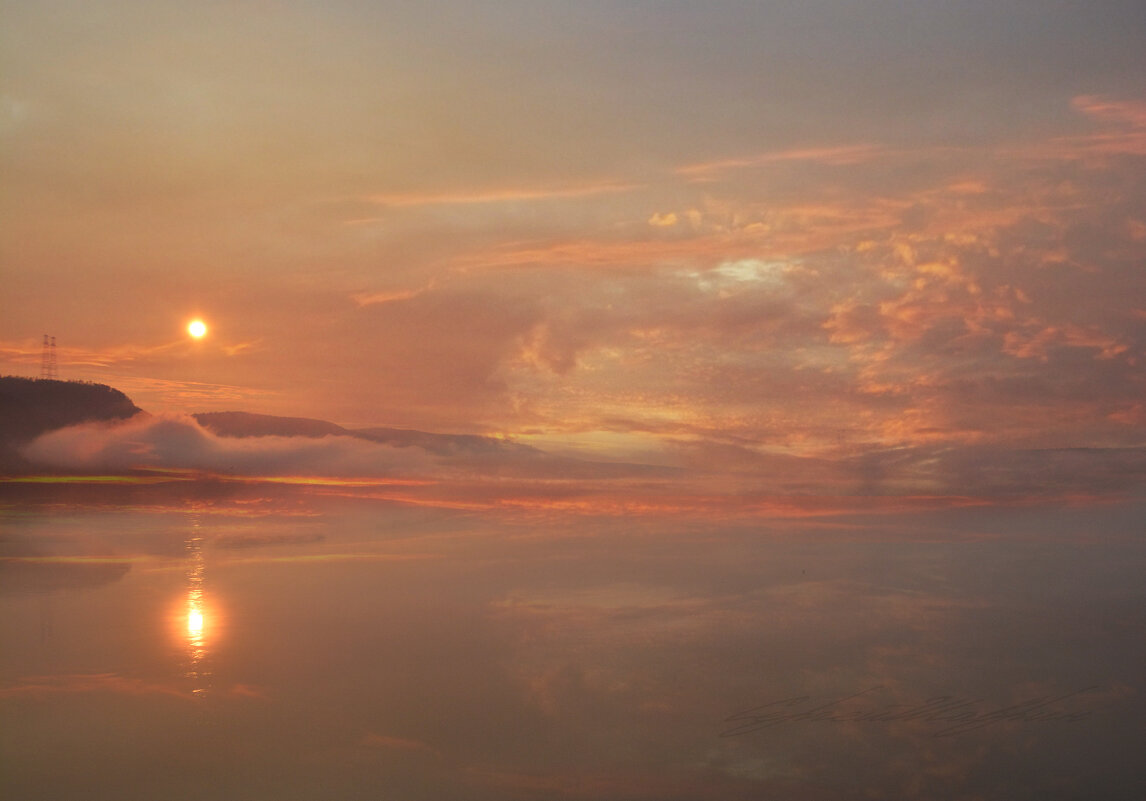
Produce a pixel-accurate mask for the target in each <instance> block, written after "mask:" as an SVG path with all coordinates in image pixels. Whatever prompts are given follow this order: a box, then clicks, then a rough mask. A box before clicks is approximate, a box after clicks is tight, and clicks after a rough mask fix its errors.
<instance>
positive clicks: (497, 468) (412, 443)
mask: <svg viewBox="0 0 1146 801" xmlns="http://www.w3.org/2000/svg"><path fill="white" fill-rule="evenodd" d="M137 414H146V412H144V411H142V410H141V409H140V408H139V407H138V406H136V405H135V404H134V403H132V402H131V399H129V398H128V397H127V396H126V395H124V394H123V393H122V392H120V391H119V390H117V389H113V388H112V387H109V386H106V385H104V384H92V383H86V382H79V381H55V380H48V379H33V378H20V377H16V376H0V473H9V474H13V473H26V472H30V471H33V470H39V469H42V468H41V467H37V466H36V465H34V464H32V463H31V462H29V461H28V460H27V459H25V458H24V457H23V456H22V455H21V453H20V448H21V447H22V446H23V445H26V444H27V443H29V442H31V441H32V440H34V439H35V438H36V437H38V436H40V435H41V434H45V433H47V432H49V431H52V430H54V429H57V428H63V427H65V426H71V425H77V424H79V423H86V422H93V421H114V420H124V419H127V418H129V417H133V416H134V415H137ZM192 417H193V418H194V419H195V421H196V422H197V423H198V424H199V425H200V426H202V427H203V428H204V429H206V430H208V431H210V432H212V433H213V434H215V435H216V436H220V437H271V436H276V437H309V438H321V437H329V436H343V437H354V438H357V439H362V440H368V441H370V442H376V443H379V444H382V445H389V446H391V447H396V448H411V449H414V450H419V451H423V452H426V453H430V454H433V455H434V456H436V457H438V458H439V459H440V460H441V463H442V464H445V465H452V466H454V467H455V468H458V469H464V470H477V471H480V472H481V473H483V474H486V475H528V476H531V477H536V478H546V477H556V478H581V477H584V478H609V477H622V476H638V475H639V476H658V475H667V474H671V473H673V472H674V471H673V470H672V469H670V468H663V467H654V466H650V465H641V464H630V463H619V462H592V461H585V460H582V459H576V458H570V457H565V456H556V455H553V454H549V453H546V452H545V451H543V450H540V449H538V448H534V447H532V446H530V445H522V444H519V443H516V442H511V441H508V440H503V439H498V438H496V437H483V436H478V435H474V434H435V433H430V432H428V431H415V430H412V429H403V428H360V429H350V428H345V427H343V426H340V425H337V424H335V423H331V422H327V421H326V420H315V419H311V418H306V417H276V416H274V415H268V414H254V413H251V412H203V413H200V414H195V415H192Z"/></svg>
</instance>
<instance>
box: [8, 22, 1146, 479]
mask: <svg viewBox="0 0 1146 801" xmlns="http://www.w3.org/2000/svg"><path fill="white" fill-rule="evenodd" d="M0 14H2V17H3V19H4V20H5V24H4V26H3V30H2V31H0V170H2V175H0V203H2V204H3V211H2V213H3V219H4V223H3V225H2V226H0V286H2V290H0V312H2V313H0V372H2V373H5V374H16V375H30V376H34V375H38V374H39V367H40V348H41V338H42V336H43V334H45V333H47V334H51V335H54V336H55V337H56V338H57V342H58V361H59V373H60V376H61V377H62V378H69V379H83V380H91V381H98V382H102V383H108V384H111V385H112V386H115V387H118V388H119V389H121V390H123V391H125V392H126V393H127V394H128V395H129V396H130V397H131V398H132V399H133V400H135V402H136V403H137V404H138V405H140V406H141V407H143V408H144V409H146V410H147V411H149V412H153V413H160V414H180V413H189V412H199V411H218V410H227V409H242V410H246V411H253V412H263V413H270V414H285V415H295V416H307V417H317V418H322V419H327V420H333V421H335V422H337V423H340V424H343V425H347V426H369V425H385V426H397V427H408V428H417V429H422V430H431V431H443V432H452V433H478V434H491V435H497V436H505V437H510V438H513V439H515V440H517V441H519V442H522V443H528V444H533V445H537V446H539V447H542V448H546V449H548V450H551V451H554V452H559V453H564V454H572V455H579V456H585V457H591V458H596V459H617V460H622V459H623V460H630V461H643V462H648V463H652V464H657V465H664V466H675V467H680V466H684V467H688V468H691V469H694V470H701V471H715V472H718V473H723V474H735V475H738V476H743V477H745V480H746V481H755V480H757V479H758V478H760V477H762V476H776V475H780V474H783V475H784V476H785V477H786V478H788V479H790V481H789V484H788V485H786V486H788V487H789V489H791V488H792V487H794V486H796V484H797V483H799V482H801V481H803V482H805V483H804V484H802V485H800V486H806V487H819V488H821V489H823V488H827V489H828V490H830V491H836V490H838V489H840V488H841V487H843V488H845V489H847V490H848V491H858V492H868V491H882V490H883V489H886V488H887V487H888V486H891V487H892V488H893V489H895V490H896V491H911V492H933V491H951V492H985V491H988V490H990V489H991V488H995V489H998V488H1000V487H1002V488H1004V489H1007V490H1014V491H1035V490H1042V491H1059V490H1065V489H1071V488H1073V489H1074V490H1075V491H1082V492H1085V491H1089V490H1092V489H1103V490H1111V489H1114V490H1120V489H1125V488H1127V487H1128V486H1137V485H1140V484H1141V479H1142V477H1143V476H1146V449H1144V447H1143V446H1144V445H1146V436H1144V435H1146V378H1144V372H1143V367H1144V357H1146V351H1144V349H1146V270H1144V269H1143V268H1144V264H1146V90H1144V89H1143V87H1146V80H1144V78H1146V12H1144V11H1143V10H1142V7H1141V4H1140V3H1137V2H1092V3H1086V4H1082V3H1067V2H1040V3H1033V2H1026V3H1024V2H990V3H987V2H964V3H958V4H954V3H940V2H934V1H932V0H928V1H927V2H910V3H909V2H871V1H869V2H856V3H833V2H805V3H800V4H787V3H773V2H720V1H716V2H705V3H686V2H675V1H672V0H669V1H666V2H577V3H558V2H545V1H540V2H539V1H536V0H531V2H496V3H493V2H469V1H468V0H467V2H440V3H433V4H424V3H400V2H370V3H367V2H323V3H318V2H272V0H266V1H265V2H253V1H252V2H222V0H219V1H218V2H202V3H195V4H187V3H168V2H147V3H141V2H129V1H119V2H116V1H113V2H106V3H99V4H92V3H82V2H52V1H48V2H37V3H16V2H7V1H5V2H3V3H2V5H0ZM195 318H201V319H203V320H204V321H205V322H206V323H207V325H208V326H209V332H208V335H207V336H206V337H204V338H203V339H202V340H199V341H192V340H191V338H189V337H188V336H187V333H186V326H187V324H188V322H190V321H191V320H192V319H195ZM793 477H794V478H793ZM761 480H762V479H761ZM793 482H795V483H793ZM841 482H842V483H841ZM887 482H892V483H891V484H888V483H887Z"/></svg>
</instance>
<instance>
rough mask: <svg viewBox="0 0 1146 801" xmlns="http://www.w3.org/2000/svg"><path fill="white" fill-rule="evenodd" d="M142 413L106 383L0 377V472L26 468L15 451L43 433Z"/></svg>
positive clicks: (129, 400)
mask: <svg viewBox="0 0 1146 801" xmlns="http://www.w3.org/2000/svg"><path fill="white" fill-rule="evenodd" d="M141 411H142V409H140V408H139V407H138V406H136V405H135V404H134V403H132V402H131V399H130V398H128V397H127V396H126V395H124V394H123V393H122V392H120V391H119V390H118V389H113V388H112V387H109V386H107V385H105V384H90V383H87V382H84V381H55V380H52V379H43V378H23V377H21V376H11V375H7V376H0V470H18V469H22V468H26V467H27V466H28V464H27V462H26V461H25V460H24V458H23V457H21V456H20V455H19V453H18V451H17V448H18V447H19V446H20V445H23V444H25V443H27V442H31V441H32V440H33V439H35V438H36V437H38V436H40V435H41V434H43V433H46V432H48V431H52V430H53V429H57V428H63V427H64V426H70V425H76V424H77V423H86V422H90V421H93V420H123V419H126V418H128V417H132V416H134V415H137V414H139V413H140V412H141Z"/></svg>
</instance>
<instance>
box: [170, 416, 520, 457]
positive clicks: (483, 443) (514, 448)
mask: <svg viewBox="0 0 1146 801" xmlns="http://www.w3.org/2000/svg"><path fill="white" fill-rule="evenodd" d="M191 416H192V417H194V418H195V420H196V421H197V422H198V423H199V425H201V426H203V428H206V429H207V430H209V431H211V432H212V433H214V434H217V435H218V436H221V437H328V436H342V437H356V438H358V439H366V440H370V441H371V442H377V443H380V444H383V445H392V446H394V447H397V448H409V447H415V448H422V449H424V450H427V451H429V452H431V453H436V454H439V455H459V456H460V455H470V456H479V455H507V454H513V455H516V456H525V455H541V453H542V452H541V451H539V450H538V449H537V448H534V447H531V446H529V445H519V444H517V443H515V442H507V441H506V440H501V439H497V438H495V437H481V436H477V435H475V434H433V433H430V432H428V431H415V430H412V429H406V428H344V427H343V426H340V425H337V424H335V423H329V422H327V421H326V420H314V419H311V418H308V417H277V416H275V415H269V414H252V413H251V412H202V413H199V414H193V415H191Z"/></svg>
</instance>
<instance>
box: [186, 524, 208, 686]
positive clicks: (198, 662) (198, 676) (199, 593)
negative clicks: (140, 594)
mask: <svg viewBox="0 0 1146 801" xmlns="http://www.w3.org/2000/svg"><path fill="white" fill-rule="evenodd" d="M185 546H186V549H187V556H188V558H189V565H188V568H187V601H186V613H185V615H183V624H184V626H183V636H184V639H185V646H186V651H187V658H188V665H187V671H186V673H185V675H186V677H187V678H188V679H190V680H191V684H192V687H191V691H192V692H193V693H194V694H195V695H198V696H202V695H205V694H206V693H207V690H208V689H209V687H210V680H211V672H210V670H209V668H208V665H207V656H208V653H207V635H208V633H209V631H210V626H209V622H210V614H209V612H208V609H207V603H206V598H205V595H204V583H205V582H204V578H205V577H204V572H205V571H204V562H203V537H202V535H201V534H200V531H199V519H198V517H193V518H192V519H191V532H190V533H189V534H188V536H187V540H186V542H185Z"/></svg>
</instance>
